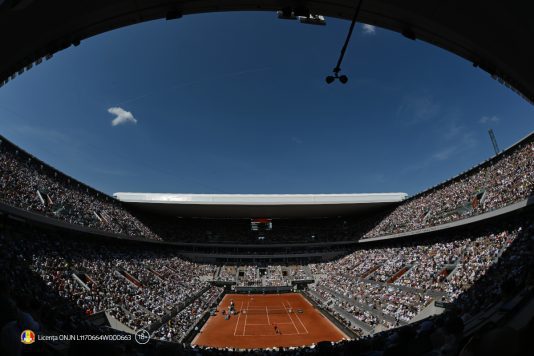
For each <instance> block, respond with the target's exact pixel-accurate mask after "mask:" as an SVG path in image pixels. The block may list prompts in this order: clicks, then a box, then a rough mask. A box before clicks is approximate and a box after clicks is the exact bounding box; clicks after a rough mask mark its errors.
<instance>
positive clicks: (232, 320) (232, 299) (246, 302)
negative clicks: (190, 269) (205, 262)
mask: <svg viewBox="0 0 534 356" xmlns="http://www.w3.org/2000/svg"><path fill="white" fill-rule="evenodd" d="M346 338H348V337H347V336H346V335H345V334H344V333H343V332H341V331H340V330H339V329H338V328H337V327H336V326H335V325H334V324H332V322H330V321H329V320H328V319H327V318H326V317H325V316H323V315H322V314H321V312H320V311H319V310H317V309H315V308H314V306H313V305H312V304H311V303H310V302H308V301H307V300H306V299H305V298H304V297H303V296H302V295H300V294H298V293H286V294H266V295H261V294H250V295H249V294H227V295H226V296H225V297H224V298H223V300H222V301H221V303H220V304H219V306H218V309H217V312H216V313H215V315H212V316H210V318H209V319H208V321H207V322H206V324H204V326H203V327H202V329H201V330H200V333H199V334H198V335H197V336H196V337H195V339H194V340H193V342H192V344H193V345H199V346H209V347H237V348H266V347H273V346H283V347H286V346H303V345H311V344H313V343H316V342H320V341H339V340H342V339H346Z"/></svg>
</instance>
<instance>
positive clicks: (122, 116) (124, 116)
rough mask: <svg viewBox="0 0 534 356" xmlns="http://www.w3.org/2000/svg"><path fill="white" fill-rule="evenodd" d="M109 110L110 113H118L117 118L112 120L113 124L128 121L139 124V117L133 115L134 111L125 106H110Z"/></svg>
mask: <svg viewBox="0 0 534 356" xmlns="http://www.w3.org/2000/svg"><path fill="white" fill-rule="evenodd" d="M108 112H109V113H110V114H113V115H117V117H116V118H114V119H113V120H111V125H112V126H117V125H122V124H125V123H127V122H131V123H134V124H137V119H136V118H135V117H134V116H133V115H132V113H131V112H129V111H126V110H124V109H123V108H120V107H114V108H109V109H108Z"/></svg>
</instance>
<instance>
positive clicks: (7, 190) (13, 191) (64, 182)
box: [0, 136, 161, 240]
mask: <svg viewBox="0 0 534 356" xmlns="http://www.w3.org/2000/svg"><path fill="white" fill-rule="evenodd" d="M0 167H1V170H0V201H2V202H4V203H6V204H8V205H11V206H14V207H17V208H21V209H24V210H28V211H32V212H35V213H40V214H44V215H47V216H49V217H53V218H57V219H61V220H64V221H66V222H68V223H71V224H77V225H82V226H85V227H88V228H94V229H100V230H104V231H109V232H113V233H116V234H125V235H129V236H136V237H144V238H150V239H158V240H159V239H161V238H159V237H158V236H157V235H156V234H154V233H153V232H152V231H151V230H150V229H149V228H148V227H146V226H145V225H144V224H142V223H141V222H140V221H139V219H137V218H136V217H135V216H133V215H132V214H131V213H130V212H129V211H128V210H126V209H125V208H124V207H122V206H121V204H120V202H119V201H117V200H115V199H113V198H111V197H108V196H107V195H105V194H103V193H100V192H97V191H95V190H93V189H91V188H89V187H87V186H85V185H83V184H81V183H79V182H77V181H75V180H73V179H71V178H69V177H67V176H65V175H64V174H62V173H60V172H58V171H57V170H55V169H53V168H51V167H49V166H48V165H46V164H44V163H43V162H41V161H39V160H38V159H36V158H34V157H32V156H30V155H29V154H27V153H26V152H24V151H22V150H20V149H19V148H17V147H16V146H14V145H12V144H11V143H10V142H9V141H6V140H5V139H3V138H2V137H1V136H0Z"/></svg>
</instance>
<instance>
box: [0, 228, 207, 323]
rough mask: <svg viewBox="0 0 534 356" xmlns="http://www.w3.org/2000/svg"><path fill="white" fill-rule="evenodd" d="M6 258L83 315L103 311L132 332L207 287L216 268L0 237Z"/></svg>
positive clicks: (41, 240) (78, 245) (82, 245)
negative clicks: (26, 269)
mask: <svg viewBox="0 0 534 356" xmlns="http://www.w3.org/2000/svg"><path fill="white" fill-rule="evenodd" d="M1 238H2V240H1V241H2V250H3V253H5V254H7V258H8V259H11V258H17V259H18V264H23V265H25V267H27V268H28V269H29V270H30V271H31V272H33V273H35V274H36V275H38V276H40V278H42V281H43V282H44V283H45V285H46V286H47V287H48V288H50V289H51V290H54V291H55V292H56V293H57V294H58V295H59V296H60V297H62V298H64V299H66V300H68V301H70V302H72V303H73V304H74V305H76V306H77V307H78V308H79V309H81V310H83V311H84V312H85V314H87V315H92V314H95V313H98V312H102V311H105V312H108V313H109V314H110V315H111V316H113V317H114V318H115V319H117V320H118V321H119V322H122V323H123V324H125V325H126V326H127V327H129V328H130V329H132V330H134V331H135V330H138V329H140V328H150V326H151V325H152V324H153V323H157V322H159V321H161V320H162V319H163V318H164V317H165V316H167V315H170V314H171V313H172V311H173V310H175V309H176V308H179V307H180V306H181V304H182V303H183V302H184V301H185V300H186V299H187V298H188V297H190V296H192V295H195V294H196V293H198V292H200V291H201V290H202V289H203V288H205V287H207V286H208V283H207V282H206V281H203V280H202V278H201V277H204V276H206V277H209V278H205V279H210V278H211V277H212V276H213V272H214V269H215V267H214V266H211V265H203V264H197V263H192V262H189V261H187V260H184V259H181V258H178V257H173V256H172V255H171V254H162V253H155V252H148V251H142V250H136V249H134V250H133V251H131V250H121V249H110V248H106V246H104V245H87V244H85V243H83V242H75V241H69V243H65V242H64V241H59V240H50V239H47V238H45V237H42V238H41V237H40V236H32V237H31V240H28V239H20V240H17V239H13V238H6V237H5V236H2V237H1Z"/></svg>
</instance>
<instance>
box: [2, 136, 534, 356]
mask: <svg viewBox="0 0 534 356" xmlns="http://www.w3.org/2000/svg"><path fill="white" fill-rule="evenodd" d="M533 138H534V135H533V134H531V135H529V136H528V137H527V138H526V139H524V140H522V141H521V142H519V143H518V144H516V145H514V146H513V147H511V148H510V149H508V150H507V151H505V152H504V153H502V154H500V155H498V156H496V157H494V158H493V159H491V160H489V161H487V162H484V163H483V164H481V165H479V166H477V167H475V168H473V169H471V170H469V171H467V172H465V173H463V174H461V175H460V176H458V177H456V178H453V179H451V180H449V181H447V182H445V183H442V184H441V185H439V186H437V187H434V188H432V189H430V190H428V191H425V192H423V193H421V194H419V195H416V196H414V197H412V198H410V199H408V200H406V201H405V202H402V203H401V204H399V205H398V206H397V207H395V208H393V209H392V210H391V211H388V212H383V213H381V214H377V215H376V216H374V217H371V218H367V219H363V220H362V219H361V218H343V219H330V220H327V221H326V220H321V221H317V220H316V221H312V220H307V219H296V220H295V221H289V220H288V221H286V222H285V223H286V225H285V227H284V228H282V229H281V231H282V233H276V232H273V236H276V237H275V238H274V239H273V241H277V242H286V243H285V244H281V245H280V246H277V245H276V244H272V246H270V247H269V246H267V247H265V246H260V247H258V246H255V245H249V246H246V245H245V247H237V245H234V243H236V242H237V243H240V242H241V241H242V240H246V239H248V238H249V229H248V227H247V228H246V229H245V230H241V228H242V227H245V225H244V224H243V223H242V222H239V221H236V220H231V221H227V222H226V224H222V223H220V221H211V225H209V224H208V225H207V226H206V225H204V229H205V230H203V228H202V222H201V221H195V222H194V223H192V224H191V225H188V222H189V223H191V220H182V221H180V222H179V223H176V222H175V221H172V220H169V219H167V220H165V219H163V220H161V219H159V220H158V221H157V223H155V222H151V223H150V222H148V221H149V220H150V218H147V217H146V216H140V215H139V212H138V211H130V210H129V208H128V207H127V206H124V205H123V204H121V203H120V202H118V201H116V200H114V199H113V198H111V197H108V196H106V195H105V194H103V193H100V192H98V191H96V190H94V189H91V188H89V187H87V186H85V185H83V184H82V183H79V182H78V181H76V180H74V179H72V178H70V177H68V176H66V175H63V174H62V173H60V172H58V171H57V170H55V169H53V168H51V167H49V166H47V165H46V164H44V163H43V162H41V161H39V160H38V159H36V158H35V157H33V156H31V155H29V154H28V153H25V152H24V151H22V150H20V149H19V148H18V147H16V146H14V145H13V144H11V143H10V142H8V141H7V140H5V139H2V142H1V144H0V163H1V167H2V170H1V172H0V184H1V190H0V199H1V200H2V203H3V204H4V205H3V206H8V207H10V209H11V208H14V210H13V209H11V210H9V212H4V213H2V214H0V257H1V258H0V268H1V269H2V271H3V274H2V277H1V278H0V306H1V307H2V312H0V316H1V318H2V319H1V325H0V327H1V328H2V329H1V331H0V332H1V333H2V337H1V338H0V339H1V347H2V349H1V350H0V351H2V352H3V351H6V350H15V351H16V350H20V349H19V347H20V340H16V342H15V341H14V340H13V339H10V338H9V335H14V334H16V333H17V332H18V333H19V335H20V332H21V331H22V330H24V329H25V328H30V327H31V328H33V329H35V330H46V331H47V333H52V334H53V333H56V334H60V333H66V332H68V333H74V334H83V333H104V332H107V333H109V332H112V333H116V334H117V335H122V334H124V333H126V334H128V333H135V332H136V331H139V330H141V329H144V330H147V331H148V332H149V333H150V335H151V337H152V338H153V339H154V340H159V341H158V342H155V343H151V346H150V347H151V348H153V352H159V351H161V350H165V349H166V348H169V350H174V352H178V351H179V352H185V353H191V354H195V353H197V352H198V351H199V348H200V347H199V346H190V345H189V344H188V343H187V342H185V340H189V337H190V336H191V335H194V334H195V333H197V332H198V330H199V328H200V327H201V325H202V322H203V320H205V319H206V316H207V315H209V314H210V313H211V312H212V311H213V309H214V308H216V306H217V302H218V301H219V300H220V299H221V297H222V296H223V295H224V293H226V292H230V291H234V292H235V291H236V290H237V288H240V287H245V288H247V287H251V288H252V287H253V288H260V289H259V290H261V288H264V289H263V290H264V291H268V290H269V288H275V289H273V290H276V291H277V290H278V289H276V288H279V287H285V288H287V289H288V290H291V291H299V290H304V291H303V293H304V294H305V295H306V296H307V297H308V298H309V299H310V300H311V301H312V302H314V303H315V304H316V305H317V306H318V307H320V308H322V309H323V310H325V311H326V312H328V313H329V314H330V315H331V317H332V319H333V320H334V321H336V323H339V325H342V326H343V327H345V328H348V329H349V330H351V332H352V335H354V338H355V339H357V340H356V341H354V340H352V341H340V342H336V343H333V344H332V343H328V344H319V345H314V346H313V347H311V346H310V347H301V348H298V349H292V348H287V349H284V351H285V352H287V353H289V354H291V353H294V354H297V353H316V352H323V351H324V350H327V351H329V352H337V353H345V354H354V352H363V353H364V354H365V353H367V354H374V353H377V352H378V353H380V352H383V353H384V354H395V353H398V352H403V353H404V352H405V353H413V354H423V353H429V352H430V354H432V353H431V352H438V350H441V351H439V352H441V354H457V353H459V352H461V349H462V348H463V347H466V348H468V349H473V350H483V349H484V345H481V344H480V343H479V342H478V341H477V339H472V337H473V335H484V333H489V332H491V329H492V328H500V327H502V326H503V325H506V323H508V322H509V321H510V320H511V319H512V316H513V315H514V313H513V312H517V310H518V308H521V307H523V304H524V303H526V302H525V301H526V300H529V298H531V297H532V281H533V278H532V276H533V267H534V262H533V259H532V255H533V252H534V247H533V246H534V239H533V236H534V225H533V223H532V206H531V205H528V204H527V206H526V207H523V208H521V209H517V211H515V210H514V211H512V212H509V213H508V214H505V215H502V216H498V217H491V218H487V219H486V220H484V221H482V222H480V223H478V224H473V225H466V226H459V227H456V228H454V229H452V228H451V229H446V230H443V231H435V232H429V233H426V234H423V235H420V236H419V235H413V236H407V238H397V239H387V240H383V241H372V239H369V238H371V237H376V236H387V235H388V234H394V233H398V232H410V231H414V232H415V231H417V230H419V229H422V228H424V227H428V226H438V225H440V224H444V223H447V222H450V221H455V220H459V219H464V218H467V217H471V216H474V215H480V214H483V213H485V212H488V211H491V210H494V209H499V208H502V207H505V206H509V205H511V204H513V203H516V202H518V201H521V200H525V199H528V198H529V197H530V196H531V194H532V188H533V182H534V175H533V173H534V167H533V164H534V162H533V161H534V143H533V141H532V139H533ZM17 211H25V212H28V211H30V212H32V213H35V214H37V215H35V214H34V215H31V216H26V215H25V218H24V219H22V218H20V217H17V214H16V213H17ZM13 214H14V215H13ZM32 216H45V217H47V219H48V218H49V219H48V220H42V219H41V220H39V221H37V220H35V222H34V221H33V220H32ZM53 221H62V222H66V223H67V224H64V225H61V226H56V225H54V224H52V223H50V222H53ZM325 221H326V222H327V223H326V224H325V223H324V222H325ZM177 224H178V225H177ZM292 224H294V225H292ZM300 224H305V225H306V226H307V228H308V230H305V229H303V228H302V227H301V226H300ZM156 225H157V227H156ZM70 226H83V227H87V228H88V229H91V231H92V232H93V233H91V234H85V233H84V232H83V231H79V230H76V229H70ZM177 226H179V228H178V229H176V227H177ZM173 229H175V230H177V231H179V234H181V235H180V236H178V235H179V234H176V233H175V234H174V235H172V236H171V234H170V233H169V232H163V231H172V230H173ZM208 229H209V230H210V231H212V233H209V234H208V233H206V231H207V230H208ZM312 230H313V231H315V232H317V231H320V233H317V234H316V238H317V240H315V241H313V242H318V243H312V244H310V243H309V242H310V240H309V236H310V235H309V234H310V231H312ZM95 231H96V233H95ZM303 231H304V232H303ZM99 232H101V235H100V234H99ZM109 233H111V234H109ZM197 234H198V236H197ZM277 234H278V235H277ZM114 236H116V237H127V239H119V238H117V239H115V238H111V237H114ZM185 236H187V237H185ZM288 236H290V237H289V238H288ZM132 237H133V238H134V239H132ZM361 237H364V238H363V239H361V240H360V242H357V241H358V239H360V238H361ZM167 239H169V240H176V239H177V240H182V241H183V240H189V241H201V242H204V243H205V245H202V244H198V245H196V244H185V245H184V244H173V243H170V244H169V243H167V242H165V241H162V240H167ZM344 241H348V242H351V243H350V244H346V243H344ZM214 242H224V243H225V244H223V245H224V246H223V247H221V246H220V244H217V243H214ZM231 242H232V243H231ZM290 242H295V243H290ZM341 242H343V243H341ZM299 243H300V244H299ZM227 250H228V251H229V252H228V251H227ZM225 251H227V252H225ZM299 252H300V253H299ZM225 253H226V254H225ZM232 253H234V254H237V256H238V257H232V256H233V255H232ZM194 255H196V257H199V256H200V257H202V256H204V258H206V259H208V260H209V262H201V261H198V258H197V260H195V261H194V260H191V259H189V257H191V256H194ZM212 255H217V256H219V255H221V256H222V257H217V258H208V257H210V256H212ZM243 256H247V258H244V257H243ZM273 256H274V257H273ZM313 256H315V257H313ZM200 257H199V258H200ZM264 257H265V258H264ZM531 324H532V322H531ZM531 324H528V325H527V326H524V325H523V326H522V329H520V330H523V331H517V332H527V331H529V330H532V325H531ZM496 330H497V331H499V332H501V330H500V329H496ZM516 330H517V329H516ZM14 331H16V332H15V333H13V332H14ZM477 333H478V334H477ZM61 346H62V347H67V348H70V352H73V353H75V352H76V348H77V347H79V346H78V345H77V344H66V345H61ZM524 346H525V345H522V344H521V345H519V346H517V347H518V350H519V351H518V352H521V350H523V349H522V348H523V347H524ZM46 347H47V351H48V352H50V353H54V352H55V351H57V350H56V348H57V347H58V345H57V344H54V343H48V344H47V346H46ZM94 347H98V346H94ZM101 347H103V348H105V349H106V352H108V351H109V348H110V347H112V348H114V347H116V348H122V349H121V350H122V351H120V352H125V353H127V352H128V351H127V350H129V349H128V348H131V347H133V346H132V345H128V344H125V345H123V344H121V343H119V344H117V345H114V346H109V345H103V346H102V345H101ZM525 347H526V346H525ZM177 350H178V351H177ZM355 350H356V351H355ZM443 350H446V352H445V351H443ZM225 351H226V349H224V348H222V349H213V348H209V349H207V348H202V352H203V353H207V354H210V353H211V354H218V353H224V352H225ZM6 352H7V351H6ZM10 352H11V351H10ZM2 354H3V353H2ZM15 354H16V352H15ZM517 354H520V353H517Z"/></svg>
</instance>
